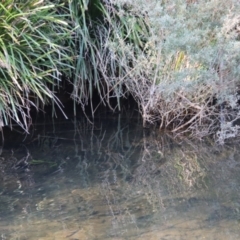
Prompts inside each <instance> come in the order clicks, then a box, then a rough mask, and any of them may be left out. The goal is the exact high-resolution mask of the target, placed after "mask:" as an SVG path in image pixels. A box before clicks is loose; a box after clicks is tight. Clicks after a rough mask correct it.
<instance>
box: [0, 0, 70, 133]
mask: <svg viewBox="0 0 240 240" xmlns="http://www.w3.org/2000/svg"><path fill="white" fill-rule="evenodd" d="M61 8H62V9H63V6H61V5H54V4H52V3H49V2H46V1H38V0H27V1H21V0H17V1H13V0H6V1H1V3H0V121H1V123H0V126H1V127H2V126H4V125H11V124H12V123H14V122H15V123H17V124H18V125H20V126H21V127H22V128H23V129H24V130H25V131H28V126H29V124H30V123H31V116H30V108H32V107H34V108H36V109H37V110H38V109H41V108H42V106H43V105H45V104H46V103H47V102H48V101H53V102H55V103H56V104H58V105H59V104H60V102H59V101H58V99H57V98H56V97H55V87H56V86H57V85H58V84H59V83H60V81H61V75H62V74H63V73H64V74H68V72H69V74H70V71H71V69H72V59H71V58H72V56H73V53H71V49H69V48H67V47H66V44H65V42H66V39H68V38H69V36H70V35H71V29H70V28H69V26H68V23H67V21H65V19H67V17H66V16H65V15H64V14H63V15H61V14H60V13H59V9H61ZM62 12H63V13H64V11H62Z"/></svg>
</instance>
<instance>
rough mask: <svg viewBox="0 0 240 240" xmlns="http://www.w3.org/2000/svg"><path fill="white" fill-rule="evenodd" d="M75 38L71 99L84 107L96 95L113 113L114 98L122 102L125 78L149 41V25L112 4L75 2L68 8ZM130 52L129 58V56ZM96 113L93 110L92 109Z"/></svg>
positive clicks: (93, 0)
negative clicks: (146, 39)
mask: <svg viewBox="0 0 240 240" xmlns="http://www.w3.org/2000/svg"><path fill="white" fill-rule="evenodd" d="M69 9H70V13H71V16H72V22H73V24H74V25H73V27H74V29H75V35H74V39H73V44H72V46H74V48H75V52H76V55H77V57H76V60H75V65H74V66H75V70H76V71H75V77H74V80H73V87H74V90H73V92H72V95H71V96H72V98H73V99H74V100H75V102H77V103H80V104H81V106H82V107H83V109H84V107H85V106H86V105H87V104H88V103H90V104H92V98H93V94H94V93H97V94H98V95H99V97H100V102H101V103H103V104H104V105H108V107H110V108H111V109H112V110H114V109H115V107H116V106H112V105H111V101H110V99H111V98H116V99H117V107H118V109H119V110H120V107H121V106H120V98H121V97H125V94H126V93H127V92H128V90H127V89H126V88H125V86H124V81H123V78H124V77H125V76H127V75H128V74H129V72H128V71H129V70H131V69H132V67H133V66H132V62H131V54H134V55H136V54H138V52H139V51H142V49H143V47H144V44H143V41H144V39H145V38H146V36H145V35H144V33H147V31H146V23H145V22H144V19H142V18H141V17H139V18H138V13H137V12H136V14H137V15H136V16H135V15H133V13H131V11H128V9H121V7H119V6H118V5H114V4H112V3H111V2H106V1H100V0H92V1H86V0H80V1H79V0H72V1H70V5H69ZM128 47H130V48H131V50H130V51H129V54H130V55H129V56H127V55H126V52H127V51H128V49H127V48H128ZM92 110H93V113H94V109H93V106H92Z"/></svg>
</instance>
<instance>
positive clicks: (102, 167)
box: [0, 115, 240, 240]
mask: <svg viewBox="0 0 240 240" xmlns="http://www.w3.org/2000/svg"><path fill="white" fill-rule="evenodd" d="M34 128H35V129H34V130H32V132H31V134H30V135H29V136H28V137H27V138H25V137H24V136H23V135H20V134H16V135H13V134H11V135H9V136H7V137H6V142H5V145H4V147H3V149H2V152H1V156H0V172H1V175H0V176H1V181H0V239H7V240H8V239H11V240H31V239H37V240H55V239H56V240H61V239H69V240H85V239H89V240H107V239H113V240H123V239H129V240H133V239H134V240H135V239H136V240H140V239H141V240H145V239H147V240H155V239H156V240H158V239H159V240H178V239H179V240H180V239H182V240H188V239H190V240H192V239H207V240H211V239H216V240H221V239H224V240H225V239H228V240H231V239H240V148H239V146H238V145H236V146H234V145H231V146H225V147H217V146H214V144H213V143H211V142H202V143H194V142H191V141H188V140H182V141H181V142H179V141H178V142H176V141H174V139H173V138H172V137H171V136H168V135H166V134H160V133H158V134H157V133H156V131H154V130H143V129H142V128H141V119H139V118H137V117H132V118H130V119H128V118H125V117H124V118H122V117H121V116H120V115H119V116H113V117H111V116H107V117H105V118H102V119H96V124H95V125H94V126H92V125H91V124H89V123H87V122H86V120H75V121H73V120H65V121H58V122H55V125H53V124H52V123H49V122H46V123H41V124H36V125H35V127H34Z"/></svg>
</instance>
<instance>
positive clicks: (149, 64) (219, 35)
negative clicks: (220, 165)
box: [104, 0, 240, 141]
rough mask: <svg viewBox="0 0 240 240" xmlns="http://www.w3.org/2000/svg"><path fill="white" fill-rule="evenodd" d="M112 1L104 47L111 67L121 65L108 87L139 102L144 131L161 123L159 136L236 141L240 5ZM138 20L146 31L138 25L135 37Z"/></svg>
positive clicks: (230, 2) (208, 0)
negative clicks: (167, 133)
mask: <svg viewBox="0 0 240 240" xmlns="http://www.w3.org/2000/svg"><path fill="white" fill-rule="evenodd" d="M110 2H111V3H108V4H107V5H108V8H107V9H110V10H109V12H110V17H109V18H108V21H109V24H110V25H111V26H114V27H113V29H112V31H110V33H109V35H108V36H109V37H108V39H107V41H104V46H106V48H107V49H108V58H107V57H106V58H107V59H108V61H109V62H110V66H111V64H115V63H116V65H117V69H118V70H119V69H120V71H118V75H117V76H116V75H115V76H114V77H115V78H111V79H112V80H111V79H108V81H109V82H111V81H113V79H114V80H115V81H114V84H115V85H114V84H113V86H118V88H117V90H115V91H118V94H119V95H121V94H123V93H124V91H123V89H125V90H127V91H128V93H130V94H131V95H132V96H133V97H134V98H135V100H136V101H137V102H138V104H139V108H140V111H141V113H142V116H143V121H144V125H146V124H147V123H148V122H149V123H155V122H158V123H159V124H160V128H161V129H166V128H168V129H171V130H172V131H173V132H175V133H184V132H188V133H191V134H192V135H194V136H199V137H203V136H206V135H211V134H215V136H217V137H218V140H219V141H224V139H226V138H228V137H231V136H234V135H236V134H237V132H238V127H237V126H236V125H235V123H236V122H237V119H238V117H239V113H240V112H239V103H238V98H239V92H238V91H237V89H238V86H239V79H240V69H239V66H240V65H239V63H240V50H239V49H240V48H239V44H240V41H239V38H240V29H239V26H240V15H239V12H240V3H239V1H235V0H228V1H223V0H205V1H204V0H203V1H186V0H173V1H153V0H152V1H142V0H136V1H127V0H120V1H114V0H112V1H110ZM112 6H113V7H112ZM112 9H113V10H112ZM128 14H129V15H128ZM112 16H114V17H112ZM116 16H117V17H116ZM118 18H119V19H120V22H121V24H118V23H117V21H116V19H118ZM140 20H141V22H144V26H147V27H146V28H144V27H142V26H140V25H139V28H140V29H141V30H139V31H135V32H137V37H135V38H134V35H131V34H132V29H137V27H138V25H136V22H137V24H139V22H140ZM124 23H126V25H127V27H126V29H124V31H122V30H123V28H124V27H123V26H124ZM132 24H135V25H134V27H132ZM135 27H136V28H135ZM141 31H142V32H141ZM138 36H140V37H139V39H140V41H138ZM136 46H137V48H136ZM105 62H106V61H105ZM106 73H107V74H108V71H107V69H106ZM108 76H109V75H108ZM116 77H117V79H116ZM120 85H121V86H124V88H121V87H120ZM216 133H217V134H216Z"/></svg>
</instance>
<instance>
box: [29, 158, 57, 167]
mask: <svg viewBox="0 0 240 240" xmlns="http://www.w3.org/2000/svg"><path fill="white" fill-rule="evenodd" d="M29 163H30V165H42V164H43V165H48V167H50V168H51V167H56V166H57V165H58V164H57V163H56V162H52V161H46V160H35V159H33V160H31V161H30V162H29Z"/></svg>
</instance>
